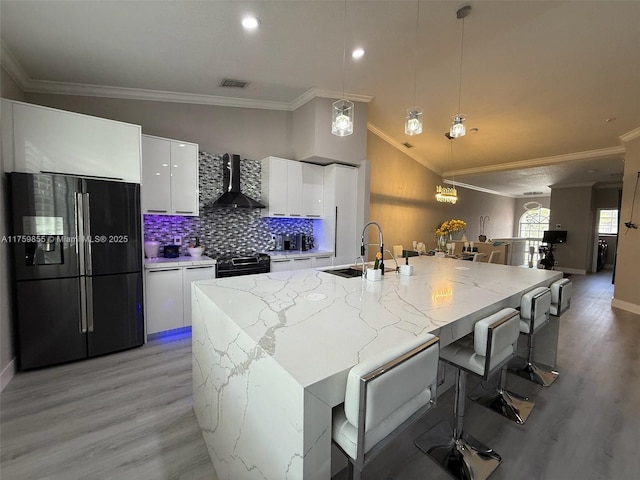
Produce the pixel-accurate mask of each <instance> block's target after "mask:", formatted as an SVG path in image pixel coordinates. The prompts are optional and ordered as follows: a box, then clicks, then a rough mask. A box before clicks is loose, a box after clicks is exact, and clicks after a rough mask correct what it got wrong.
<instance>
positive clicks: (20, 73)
mask: <svg viewBox="0 0 640 480" xmlns="http://www.w3.org/2000/svg"><path fill="white" fill-rule="evenodd" d="M0 63H1V64H2V66H3V67H4V69H5V70H6V71H7V73H8V74H9V76H10V77H11V78H13V79H14V80H15V82H16V83H17V84H18V87H20V89H21V90H22V91H28V89H29V87H30V85H31V82H32V80H31V79H30V78H29V76H28V75H27V74H26V72H25V71H24V70H23V68H22V65H20V63H19V62H18V60H16V57H14V56H13V54H12V53H11V51H10V50H9V49H8V48H7V46H6V45H5V44H4V42H3V41H2V40H0Z"/></svg>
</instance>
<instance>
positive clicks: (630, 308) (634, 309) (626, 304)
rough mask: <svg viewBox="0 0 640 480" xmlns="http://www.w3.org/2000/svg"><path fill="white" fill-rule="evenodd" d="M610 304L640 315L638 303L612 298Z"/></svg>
mask: <svg viewBox="0 0 640 480" xmlns="http://www.w3.org/2000/svg"><path fill="white" fill-rule="evenodd" d="M611 306H612V307H615V308H620V309H622V310H626V311H627V312H631V313H635V314H636V315H640V305H636V304H635V303H630V302H625V301H624V300H618V299H617V298H612V299H611Z"/></svg>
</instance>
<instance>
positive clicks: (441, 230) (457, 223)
mask: <svg viewBox="0 0 640 480" xmlns="http://www.w3.org/2000/svg"><path fill="white" fill-rule="evenodd" d="M466 227H467V224H466V222H464V221H462V220H456V219H455V218H452V219H451V220H447V221H446V222H442V225H440V226H439V227H437V228H436V229H435V230H434V231H435V232H436V235H448V234H450V233H453V232H457V231H460V230H464V229H465V228H466Z"/></svg>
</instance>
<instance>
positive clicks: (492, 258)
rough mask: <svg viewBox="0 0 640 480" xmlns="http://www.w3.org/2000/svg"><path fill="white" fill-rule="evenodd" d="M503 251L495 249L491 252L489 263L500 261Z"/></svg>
mask: <svg viewBox="0 0 640 480" xmlns="http://www.w3.org/2000/svg"><path fill="white" fill-rule="evenodd" d="M501 253H502V252H500V251H499V250H494V251H492V252H491V254H490V255H489V262H488V263H500V255H501Z"/></svg>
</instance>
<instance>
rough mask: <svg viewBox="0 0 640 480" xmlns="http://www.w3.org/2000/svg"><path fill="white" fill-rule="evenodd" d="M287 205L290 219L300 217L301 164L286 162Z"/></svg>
mask: <svg viewBox="0 0 640 480" xmlns="http://www.w3.org/2000/svg"><path fill="white" fill-rule="evenodd" d="M287 205H288V206H289V216H290V217H301V216H302V164H301V163H300V162H294V161H290V162H287Z"/></svg>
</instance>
